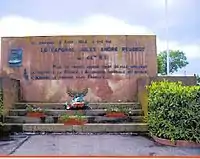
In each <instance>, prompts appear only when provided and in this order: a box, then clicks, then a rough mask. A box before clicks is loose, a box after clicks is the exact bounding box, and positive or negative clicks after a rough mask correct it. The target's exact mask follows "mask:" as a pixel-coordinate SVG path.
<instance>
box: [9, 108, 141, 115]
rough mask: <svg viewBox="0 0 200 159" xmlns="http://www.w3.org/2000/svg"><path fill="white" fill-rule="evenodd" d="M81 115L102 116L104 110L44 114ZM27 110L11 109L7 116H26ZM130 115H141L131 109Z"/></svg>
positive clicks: (49, 113) (51, 111) (47, 111)
mask: <svg viewBox="0 0 200 159" xmlns="http://www.w3.org/2000/svg"><path fill="white" fill-rule="evenodd" d="M77 113H78V114H82V115H86V116H103V115H105V114H106V111H105V110H104V109H92V110H79V111H77V110H64V109H62V110H61V109H60V110H59V109H46V110H45V114H46V115H47V116H59V115H64V114H68V115H75V114H77ZM26 114H27V110H26V109H11V110H10V111H9V116H26ZM130 114H131V115H143V114H144V113H143V111H142V109H133V110H131V112H130Z"/></svg>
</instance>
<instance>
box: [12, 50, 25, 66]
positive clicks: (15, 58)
mask: <svg viewBox="0 0 200 159" xmlns="http://www.w3.org/2000/svg"><path fill="white" fill-rule="evenodd" d="M22 56H23V50H22V49H11V50H10V53H9V58H8V64H9V67H21V66H22Z"/></svg>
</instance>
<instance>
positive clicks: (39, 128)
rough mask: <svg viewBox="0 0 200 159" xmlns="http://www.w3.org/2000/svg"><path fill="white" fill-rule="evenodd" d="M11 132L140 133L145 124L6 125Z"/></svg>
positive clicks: (144, 129)
mask: <svg viewBox="0 0 200 159" xmlns="http://www.w3.org/2000/svg"><path fill="white" fill-rule="evenodd" d="M6 126H7V127H9V128H10V129H12V130H18V132H19V131H20V130H21V131H23V132H77V133H138V132H139V133H141V132H147V131H148V126H147V124H146V123H120V124H85V125H64V124H35V123H34V124H30V123H29V124H15V123H9V124H6Z"/></svg>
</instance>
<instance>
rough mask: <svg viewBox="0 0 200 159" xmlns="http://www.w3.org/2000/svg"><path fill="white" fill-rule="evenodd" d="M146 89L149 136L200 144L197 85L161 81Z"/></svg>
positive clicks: (199, 92)
mask: <svg viewBox="0 0 200 159" xmlns="http://www.w3.org/2000/svg"><path fill="white" fill-rule="evenodd" d="M147 89H148V93H149V99H148V110H149V112H148V118H147V121H148V125H149V132H150V134H151V135H152V136H157V137H160V138H165V139H170V140H171V141H175V140H187V141H195V142H200V86H183V85H182V83H181V82H168V81H162V82H153V83H152V84H151V85H150V86H148V87H147Z"/></svg>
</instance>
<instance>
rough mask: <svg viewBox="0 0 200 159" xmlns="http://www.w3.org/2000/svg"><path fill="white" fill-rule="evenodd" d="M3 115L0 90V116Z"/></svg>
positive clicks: (0, 91)
mask: <svg viewBox="0 0 200 159" xmlns="http://www.w3.org/2000/svg"><path fill="white" fill-rule="evenodd" d="M2 115H3V91H2V90H0V116H2Z"/></svg>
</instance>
